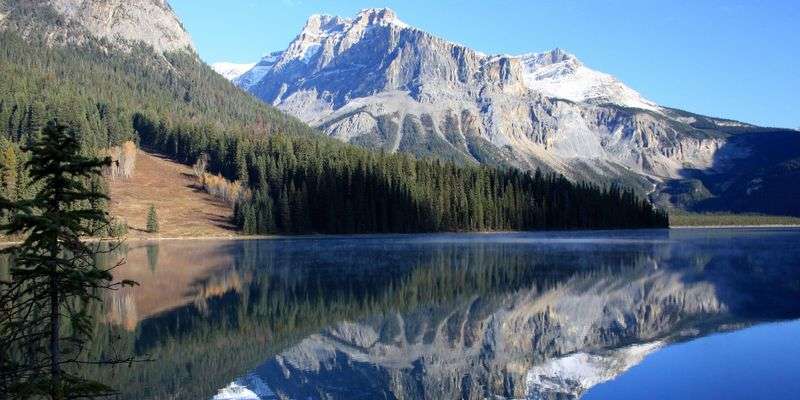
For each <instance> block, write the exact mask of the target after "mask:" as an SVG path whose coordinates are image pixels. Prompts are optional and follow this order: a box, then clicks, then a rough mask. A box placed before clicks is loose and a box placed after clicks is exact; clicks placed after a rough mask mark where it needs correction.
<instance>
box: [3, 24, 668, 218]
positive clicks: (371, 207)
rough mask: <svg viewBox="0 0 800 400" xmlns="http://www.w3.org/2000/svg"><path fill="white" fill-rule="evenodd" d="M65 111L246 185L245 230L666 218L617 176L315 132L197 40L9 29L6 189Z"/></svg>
mask: <svg viewBox="0 0 800 400" xmlns="http://www.w3.org/2000/svg"><path fill="white" fill-rule="evenodd" d="M51 118H58V119H59V120H60V121H62V122H66V123H67V124H69V125H70V126H72V127H74V128H76V129H77V130H79V131H80V135H81V137H80V141H81V143H82V145H83V147H84V149H85V150H86V151H87V152H100V151H104V149H107V148H109V147H112V146H117V145H120V144H121V143H123V142H125V141H127V140H134V141H136V142H139V143H140V144H141V145H143V146H145V147H146V148H149V149H151V150H154V151H158V152H161V153H164V154H166V155H169V156H171V157H173V158H175V159H177V160H179V161H181V162H185V163H194V162H195V161H197V159H198V158H200V157H204V158H205V157H207V158H208V163H207V168H208V170H209V172H211V173H216V174H220V175H222V176H224V177H226V178H227V179H229V180H237V181H239V182H240V183H241V184H242V186H244V187H249V188H250V190H249V191H248V193H249V195H246V196H244V195H243V196H242V197H241V199H239V201H237V204H236V211H235V217H234V218H235V220H236V223H237V224H238V226H239V227H241V229H242V230H243V231H244V232H246V233H311V232H316V233H356V232H417V231H441V230H448V231H467V230H517V229H539V228H543V229H555V228H605V227H607V228H611V227H628V228H633V227H662V226H666V225H667V218H666V215H665V214H663V213H661V212H657V211H655V210H654V209H653V208H652V207H651V206H650V205H649V204H647V203H645V202H644V201H641V200H638V199H637V198H636V197H635V196H634V195H633V194H632V193H631V192H628V191H623V190H620V189H618V188H610V189H602V188H599V187H594V186H589V185H582V184H572V183H570V182H568V181H567V180H566V179H564V178H562V177H556V176H543V175H541V174H527V173H523V172H520V171H516V170H501V169H493V168H488V167H482V166H472V165H467V166H464V165H455V164H451V163H446V162H440V161H435V160H415V159H413V158H411V157H409V156H405V155H388V154H380V153H374V152H369V151H367V150H365V149H362V148H357V147H354V146H350V145H346V144H342V143H339V142H337V141H335V140H333V139H328V138H323V137H319V136H316V134H315V133H314V131H313V130H312V129H311V128H309V127H308V126H306V125H305V124H303V123H301V122H300V121H298V120H296V119H294V118H292V117H289V116H286V115H285V114H283V113H281V112H279V111H277V110H275V109H273V108H271V107H269V106H266V105H264V104H262V103H260V102H259V101H257V100H256V99H254V98H252V97H251V96H249V95H247V94H245V93H244V92H241V91H240V90H238V89H237V88H235V87H234V86H233V85H231V84H230V83H229V82H227V81H226V80H225V79H224V78H222V77H220V76H218V75H217V74H216V73H214V72H213V71H212V70H211V69H210V68H209V67H208V66H206V65H205V64H203V63H202V62H200V61H199V60H198V59H197V58H196V56H195V55H193V54H189V53H188V52H182V53H172V54H165V55H164V56H160V55H155V54H154V53H153V52H152V50H150V49H148V48H133V49H131V50H130V51H118V50H113V48H111V47H109V46H107V45H105V44H104V43H103V42H102V41H98V42H92V41H87V42H85V43H83V44H82V45H81V46H80V47H75V46H48V45H45V44H44V41H39V42H37V41H36V40H34V39H31V38H26V39H22V38H21V37H19V36H18V35H16V34H14V33H12V32H4V33H0V133H2V134H0V161H2V163H3V166H4V168H3V182H2V190H3V191H4V192H3V193H9V192H15V193H16V192H19V193H18V195H19V196H24V195H25V194H24V193H22V191H23V190H24V188H25V187H26V184H25V180H26V173H25V171H24V170H22V169H21V167H20V166H21V165H22V164H23V162H22V160H24V159H25V157H26V155H25V154H24V152H22V151H21V150H20V146H21V145H23V144H25V143H28V142H30V141H31V139H32V138H33V137H35V136H36V135H37V134H38V132H39V131H40V130H41V127H42V126H43V125H44V123H45V122H46V121H47V120H49V119H51Z"/></svg>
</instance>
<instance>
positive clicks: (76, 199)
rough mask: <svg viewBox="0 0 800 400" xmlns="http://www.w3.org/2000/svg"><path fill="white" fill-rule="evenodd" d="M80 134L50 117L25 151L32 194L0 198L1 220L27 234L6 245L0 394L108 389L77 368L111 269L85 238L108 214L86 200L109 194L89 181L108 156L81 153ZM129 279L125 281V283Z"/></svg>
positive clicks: (58, 396) (58, 395) (72, 394)
mask: <svg viewBox="0 0 800 400" xmlns="http://www.w3.org/2000/svg"><path fill="white" fill-rule="evenodd" d="M77 135H78V133H77V132H76V131H74V130H70V129H68V128H67V127H66V126H64V125H60V124H58V123H57V122H55V121H51V122H49V123H48V124H47V125H46V127H45V129H44V130H43V132H42V134H41V136H40V137H39V139H38V140H37V141H36V142H34V143H33V144H32V145H31V146H30V147H27V148H25V149H24V150H25V151H29V152H30V153H31V159H30V161H28V163H27V168H28V169H29V171H30V176H31V179H32V184H33V185H36V187H38V188H40V189H39V190H38V191H37V192H36V193H35V196H34V197H33V198H32V199H30V200H16V201H12V200H9V199H7V198H5V197H3V198H0V209H2V210H3V211H4V212H8V213H10V214H11V215H12V218H11V222H10V223H9V224H7V225H4V226H2V231H3V232H4V233H7V234H13V235H20V236H25V240H24V241H23V242H22V244H20V245H17V246H13V247H11V248H8V249H5V250H4V252H6V253H9V254H11V255H12V256H13V257H14V265H13V267H12V268H11V281H10V282H0V304H2V306H3V313H2V317H0V375H2V376H0V385H2V387H0V393H3V394H8V395H10V398H28V397H30V396H31V395H32V394H40V395H44V396H46V397H49V398H51V399H54V400H62V399H66V398H77V397H93V396H98V395H105V394H109V393H111V392H112V390H111V389H110V388H109V387H107V386H106V385H103V384H101V383H98V382H93V381H91V380H88V379H86V378H84V377H81V376H78V375H75V374H74V372H71V371H75V370H76V369H75V368H74V367H75V366H77V365H80V362H81V361H82V360H81V357H82V356H85V354H83V349H84V346H85V344H86V343H87V342H88V341H89V340H90V339H91V336H92V332H93V326H94V323H95V321H94V318H93V317H92V315H91V314H90V313H89V312H88V310H89V309H90V306H92V304H93V303H95V302H97V301H98V299H99V298H100V297H99V292H100V291H102V290H104V289H108V288H111V287H112V286H113V285H112V276H111V273H110V272H109V270H108V269H105V268H102V267H101V266H99V265H98V254H99V253H101V252H102V250H101V249H102V247H100V246H101V244H98V243H89V242H85V241H83V240H82V239H83V238H85V237H88V236H93V235H95V234H97V233H98V227H100V226H101V225H108V223H109V220H108V214H107V213H106V212H104V211H103V210H100V209H97V208H93V207H91V204H92V203H95V202H97V201H99V200H103V199H106V196H105V195H104V194H102V193H99V192H97V191H94V190H92V189H91V187H90V186H89V184H88V183H89V181H91V179H92V178H94V177H98V176H100V174H101V170H102V168H103V167H105V166H108V165H109V164H110V160H109V159H105V160H100V159H97V158H88V157H84V156H82V155H80V145H79V143H78V140H77ZM130 283H131V282H124V284H130Z"/></svg>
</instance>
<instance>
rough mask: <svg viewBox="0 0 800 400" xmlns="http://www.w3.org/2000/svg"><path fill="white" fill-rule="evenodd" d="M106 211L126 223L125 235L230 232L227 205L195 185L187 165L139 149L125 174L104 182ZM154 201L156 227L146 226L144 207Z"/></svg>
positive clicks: (162, 235) (207, 234)
mask: <svg viewBox="0 0 800 400" xmlns="http://www.w3.org/2000/svg"><path fill="white" fill-rule="evenodd" d="M109 186H110V196H111V214H112V215H113V216H114V217H116V218H119V219H120V220H122V221H125V222H126V223H127V225H128V237H132V238H156V237H204V236H219V237H224V236H234V235H236V231H235V227H234V226H233V225H232V224H231V223H230V218H231V215H232V212H233V211H232V209H231V207H230V206H228V205H227V204H226V203H225V202H224V201H221V200H218V199H215V198H214V197H213V196H211V195H209V194H208V193H206V192H205V191H203V189H202V188H201V186H200V184H199V183H198V182H197V181H196V179H195V177H194V174H193V172H192V169H191V167H189V166H186V165H183V164H180V163H176V162H174V161H171V160H169V159H166V158H163V157H160V156H157V155H154V154H150V153H147V152H144V151H142V150H139V153H138V154H137V157H136V169H135V170H134V172H133V176H132V177H130V178H128V179H114V180H112V181H110V182H109ZM151 204H153V205H154V206H155V207H156V211H157V213H158V220H159V221H158V222H159V228H160V231H159V233H157V234H150V233H148V232H146V230H145V227H146V226H147V211H148V208H149V207H150V205H151Z"/></svg>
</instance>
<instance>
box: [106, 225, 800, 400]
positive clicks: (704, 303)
mask: <svg viewBox="0 0 800 400" xmlns="http://www.w3.org/2000/svg"><path fill="white" fill-rule="evenodd" d="M660 235H662V236H663V235H664V234H660ZM656 239H664V240H665V241H664V243H661V242H659V241H658V240H657V241H654V242H641V243H639V242H636V241H632V242H624V241H623V242H620V243H621V244H620V245H612V246H609V245H608V244H592V242H579V243H572V244H570V243H567V244H563V245H556V246H553V245H547V246H543V245H536V244H531V243H519V242H515V241H510V242H497V243H473V242H470V241H455V242H448V241H441V242H435V241H434V242H430V241H415V240H412V239H403V238H390V239H362V240H359V239H356V240H347V239H314V240H292V241H241V242H240V241H228V242H186V241H183V242H164V243H163V244H161V245H156V244H148V245H144V246H136V247H133V246H132V247H131V248H130V249H128V251H127V257H128V265H126V266H125V267H123V268H121V269H120V270H119V271H118V276H119V277H120V278H124V279H134V280H137V281H139V282H140V283H141V286H140V287H136V288H132V289H126V290H125V291H120V292H116V293H114V294H113V295H112V296H111V297H110V298H109V299H108V301H107V302H106V303H107V315H108V320H110V321H111V322H112V323H113V324H114V326H115V328H113V329H112V331H113V333H114V335H107V336H105V335H104V336H103V337H104V338H106V340H105V342H106V344H105V345H98V347H105V348H107V349H108V348H111V347H113V348H114V349H115V351H133V352H135V353H137V354H140V355H147V356H148V357H151V358H153V359H156V360H158V361H157V362H152V363H141V364H134V365H133V366H132V367H130V368H127V367H124V368H119V369H117V371H115V374H114V379H115V380H116V381H117V382H118V387H120V388H124V393H123V394H124V396H123V397H125V398H153V397H162V396H163V397H167V396H176V397H178V398H201V397H209V396H211V395H213V394H215V393H216V391H217V389H219V388H221V387H224V386H225V385H226V384H227V383H228V382H230V381H232V380H233V379H234V378H236V377H238V376H242V375H243V374H245V373H247V372H248V371H252V370H254V369H256V367H258V366H259V365H262V368H263V365H268V364H269V362H270V361H269V360H270V358H271V357H272V356H274V355H276V354H279V353H281V352H283V351H285V350H287V349H291V348H297V346H301V347H302V346H304V345H307V343H306V341H304V339H305V338H308V337H310V336H312V335H314V334H317V333H318V332H320V331H323V330H326V329H327V332H328V333H326V334H325V335H327V336H328V337H331V338H334V339H335V340H336V341H337V342H343V341H344V342H346V341H347V340H348V337H346V336H343V337H337V336H336V335H337V333H336V332H337V329H338V328H337V327H340V326H341V323H342V322H347V323H349V324H355V325H354V326H356V327H357V328H358V329H362V331H364V332H367V331H373V332H376V335H377V337H378V339H376V342H372V345H375V343H380V345H381V346H382V348H383V349H385V348H386V347H387V346H390V347H391V346H394V347H396V348H397V349H398V351H400V352H406V353H407V352H408V350H409V349H410V348H411V347H408V346H412V345H413V346H417V347H419V346H422V348H425V349H426V350H425V351H426V352H428V353H430V354H437V352H438V353H441V354H444V352H450V353H453V352H455V353H456V354H459V352H461V353H463V354H462V355H463V356H462V357H460V359H463V360H465V362H466V361H468V360H470V357H469V354H471V353H474V350H476V349H480V348H492V350H493V351H496V352H502V353H503V354H493V355H491V356H487V355H486V354H484V355H483V356H482V357H483V358H482V361H480V362H477V363H475V365H482V366H480V367H475V366H474V365H473V366H467V365H466V364H463V365H462V364H460V363H456V364H458V365H455V364H454V365H448V366H447V367H446V368H443V369H444V370H451V372H452V373H454V374H462V375H465V376H470V377H471V379H473V380H474V382H462V383H461V384H460V385H468V386H470V387H474V388H479V387H480V388H482V389H481V390H483V391H484V392H485V393H478V392H476V393H474V394H475V395H485V394H499V395H504V394H505V395H510V396H515V395H520V394H521V395H524V394H525V393H523V392H521V390H522V391H524V384H523V382H522V381H524V373H525V371H526V370H527V369H528V368H530V366H532V365H534V364H537V363H541V362H543V361H545V360H547V359H551V358H553V357H559V356H561V355H563V354H569V353H570V352H574V351H584V350H598V349H611V348H617V347H620V346H627V345H631V344H636V343H644V342H652V341H654V340H681V338H683V337H687V336H689V337H690V336H696V335H699V334H702V333H703V332H708V331H713V330H718V329H727V328H729V327H730V326H732V325H733V326H738V325H741V324H749V323H753V322H755V321H757V320H764V319H770V318H782V317H785V316H790V315H794V314H795V313H796V311H797V308H795V305H794V304H791V303H792V302H789V303H787V302H785V301H783V300H784V299H785V296H786V295H793V294H796V293H797V290H798V289H797V287H798V286H797V285H796V284H797V282H798V280H797V276H789V277H788V278H789V279H785V278H786V275H783V278H784V279H780V280H776V279H775V278H776V277H777V276H778V275H779V273H783V272H786V271H784V270H783V268H781V266H780V265H772V264H769V263H767V262H766V261H767V260H766V259H753V258H752V257H751V258H745V259H742V258H741V257H746V256H744V255H742V254H722V255H721V254H717V253H715V252H713V251H708V250H707V249H702V248H695V247H689V248H686V247H685V246H682V245H676V244H671V243H670V242H667V241H666V239H668V238H667V237H666V236H663V237H657V238H656ZM749 265H750V266H752V265H755V266H757V268H751V267H748V266H749ZM732 267H735V268H732ZM770 272H771V273H770ZM794 274H797V273H796V272H795V273H794ZM754 283H755V284H754ZM765 285H769V286H771V287H770V290H761V289H759V288H764V287H765ZM793 285H794V286H793ZM743 292H745V293H746V294H747V296H743V295H741V293H743ZM795 298H797V297H795ZM779 300H780V301H779ZM770 303H772V304H782V305H781V306H780V307H775V308H773V309H771V310H764V309H761V310H759V308H762V307H760V305H763V304H770ZM397 321H402V327H399V326H398V323H397ZM575 326H581V327H582V328H581V329H579V330H576V329H575ZM492 329H494V330H495V332H492V333H491V335H490V334H489V330H492ZM339 331H341V329H339ZM339 336H341V334H339ZM490 336H491V337H490ZM111 338H116V339H113V340H112V339H111ZM109 342H111V343H113V345H109ZM400 342H402V343H403V344H398V343H400ZM500 344H502V346H499V345H500ZM403 346H407V347H403ZM370 351H371V350H370V348H365V349H364V350H363V354H360V355H359V357H367V358H369V357H370V356H371V353H370ZM477 353H478V354H479V353H480V351H478V352H477ZM476 360H477V359H476ZM384 361H385V360H384ZM472 361H475V360H472ZM265 362H266V363H267V364H264V363H265ZM422 362H426V360H425V359H424V357H422ZM427 362H431V363H432V362H433V361H432V360H430V359H428V360H427ZM375 363H376V368H379V369H380V368H383V369H387V370H390V369H391V368H393V367H390V366H389V365H388V364H387V365H383V366H381V365H378V364H380V361H377V360H376V361H375ZM510 365H515V366H516V367H515V368H516V369H513V368H511V369H509V366H510ZM396 369H397V370H396V371H393V373H400V374H402V371H403V368H402V366H398V367H397V368H396ZM431 370H432V371H433V370H434V369H433V368H431ZM435 370H437V371H438V370H441V369H435ZM349 372H352V371H349ZM101 373H102V372H101ZM339 373H340V374H346V373H348V371H339ZM428 375H429V376H427V377H426V379H428V381H429V382H430V383H432V382H435V381H447V380H450V379H453V377H452V376H449V375H447V374H445V373H444V372H442V374H441V376H434V375H435V374H433V373H429V374H428ZM446 375H447V376H446ZM343 376H345V375H341V376H340V377H343ZM304 378H305V379H306V380H309V379H310V380H312V381H313V379H314V376H313V373H311V374H308V376H305V377H304ZM395 381H396V380H395ZM372 384H375V382H372ZM293 385H295V384H293V383H292V382H285V387H284V388H283V390H284V391H285V394H287V395H289V394H291V395H293V396H294V395H312V396H315V395H321V394H323V393H320V392H309V393H306V392H303V390H305V389H302V388H300V386H298V385H295V386H293ZM378 386H380V385H378ZM386 386H387V387H386V388H383V389H382V390H385V393H384V394H386V393H392V391H393V390H401V388H394V389H393V388H391V387H390V386H391V385H390V383H388V382H387V384H386ZM455 386H459V385H455ZM437 387H443V386H442V385H439V386H437ZM279 389H280V388H279ZM402 389H403V390H406V391H408V389H409V388H402ZM309 390H311V389H309ZM318 390H324V389H318ZM452 390H454V391H455V390H463V388H461V387H453V388H452ZM327 394H328V395H332V394H331V393H327ZM452 394H454V393H445V392H442V393H441V395H442V396H443V397H448V396H449V395H452ZM333 395H336V394H335V393H333Z"/></svg>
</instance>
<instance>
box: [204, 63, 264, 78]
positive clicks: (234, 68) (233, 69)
mask: <svg viewBox="0 0 800 400" xmlns="http://www.w3.org/2000/svg"><path fill="white" fill-rule="evenodd" d="M255 66H256V63H251V64H237V63H229V62H218V63H214V64H211V68H213V69H214V71H216V72H217V73H218V74H220V75H222V76H223V77H224V78H225V79H227V80H230V81H232V80H234V79H236V78H238V77H240V76H241V75H242V74H244V73H245V72H247V71H250V70H251V69H253V67H255Z"/></svg>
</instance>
